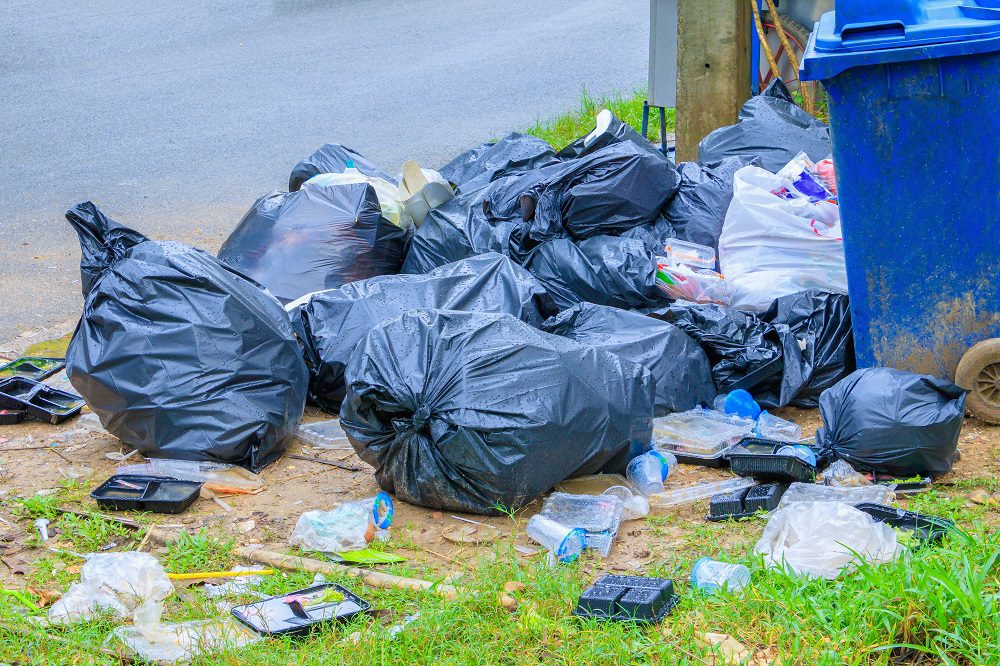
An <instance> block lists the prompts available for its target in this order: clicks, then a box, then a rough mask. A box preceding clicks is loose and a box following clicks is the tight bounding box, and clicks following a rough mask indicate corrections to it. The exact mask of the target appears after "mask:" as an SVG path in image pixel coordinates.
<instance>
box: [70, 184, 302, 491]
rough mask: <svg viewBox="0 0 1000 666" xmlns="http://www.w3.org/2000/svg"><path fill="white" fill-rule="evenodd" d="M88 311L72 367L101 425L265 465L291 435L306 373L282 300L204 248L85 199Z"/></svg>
mask: <svg viewBox="0 0 1000 666" xmlns="http://www.w3.org/2000/svg"><path fill="white" fill-rule="evenodd" d="M66 219H68V220H69V222H70V224H71V225H73V228H74V229H76V232H77V234H79V236H80V247H81V251H82V255H83V259H82V260H81V262H80V272H81V278H82V283H83V294H84V304H83V316H82V317H81V318H80V323H79V324H77V327H76V331H75V332H74V333H73V339H72V340H71V341H70V344H69V349H67V350H66V370H67V373H68V374H69V380H70V382H71V383H72V384H73V387H74V388H75V389H76V390H77V391H79V392H80V395H82V396H83V397H84V398H85V399H86V401H87V404H88V405H89V406H90V408H91V409H92V410H93V411H94V413H96V414H97V416H98V417H99V418H100V419H101V424H102V425H103V426H104V428H105V429H106V430H107V431H108V432H110V433H111V434H112V435H114V436H115V437H118V438H119V439H121V440H122V441H124V442H125V443H127V444H129V445H131V446H134V447H135V448H137V449H139V451H140V452H142V454H143V455H145V456H149V457H166V458H178V459H184V460H205V461H214V462H223V463H231V464H234V465H241V466H243V467H246V468H248V469H250V470H253V471H255V472H256V471H260V469H262V468H263V467H264V466H265V465H267V464H269V463H271V462H273V461H274V460H276V459H277V458H278V457H279V456H280V455H281V452H282V451H283V450H284V448H285V444H286V442H287V440H288V439H289V438H291V437H292V436H293V434H294V433H295V429H296V428H297V427H298V423H299V419H300V418H301V417H302V411H303V409H304V407H305V399H306V387H307V383H308V373H307V372H306V367H305V364H304V363H303V362H302V356H301V354H300V352H299V346H298V343H297V342H296V340H295V335H294V333H293V331H292V327H291V325H290V323H289V321H288V316H287V315H286V314H285V311H284V309H283V308H282V307H281V305H280V304H279V303H278V302H277V301H276V300H275V299H274V298H273V297H272V296H270V295H269V294H268V293H267V292H265V291H263V290H262V289H261V288H260V287H259V286H258V285H256V284H254V283H253V282H252V281H251V280H250V279H249V278H246V277H245V276H243V275H241V274H240V273H238V272H237V271H234V270H233V269H231V268H230V267H229V266H226V265H225V264H223V263H222V262H220V261H218V260H217V259H215V257H213V256H211V255H210V254H208V253H206V252H202V251H201V250H196V249H194V248H192V247H188V246H187V245H182V244H180V243H174V242H156V241H151V240H148V239H146V237H145V236H143V235H142V234H140V233H138V232H136V231H133V230H131V229H128V228H126V227H123V226H121V225H119V224H118V223H116V222H114V221H112V220H110V219H108V218H107V217H105V216H104V214H103V213H101V211H100V210H98V208H97V207H96V206H95V205H94V204H92V203H90V202H87V203H82V204H79V205H78V206H76V207H75V208H73V209H71V210H70V211H69V212H68V213H66Z"/></svg>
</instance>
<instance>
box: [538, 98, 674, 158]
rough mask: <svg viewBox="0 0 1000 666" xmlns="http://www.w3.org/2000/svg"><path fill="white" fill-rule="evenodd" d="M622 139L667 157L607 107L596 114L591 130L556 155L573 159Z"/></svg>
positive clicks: (661, 156)
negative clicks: (595, 120)
mask: <svg viewBox="0 0 1000 666" xmlns="http://www.w3.org/2000/svg"><path fill="white" fill-rule="evenodd" d="M622 141H628V142H630V143H633V144H635V145H636V146H638V147H639V148H641V149H643V150H645V151H646V152H650V153H655V154H656V155H658V156H659V157H660V158H661V159H667V157H666V155H664V154H663V153H661V152H660V151H659V150H657V148H656V146H654V145H653V144H652V143H651V142H650V141H649V139H647V138H646V137H644V136H643V135H641V134H639V133H638V132H636V131H635V130H634V129H632V127H631V126H630V125H629V124H628V123H626V122H623V121H622V120H621V119H620V118H618V116H616V115H615V114H613V113H611V111H610V110H608V109H604V110H603V111H601V112H600V113H599V114H597V122H596V123H595V127H594V131H593V132H591V133H589V134H586V135H584V136H581V137H580V138H579V139H577V140H575V141H574V142H573V143H571V144H569V145H568V146H566V147H565V148H563V149H562V150H560V151H559V153H558V154H557V155H556V157H558V158H559V159H562V160H568V159H575V158H577V157H583V156H584V155H589V154H590V153H593V152H595V151H598V150H600V149H601V148H605V147H607V146H611V145H613V144H616V143H620V142H622Z"/></svg>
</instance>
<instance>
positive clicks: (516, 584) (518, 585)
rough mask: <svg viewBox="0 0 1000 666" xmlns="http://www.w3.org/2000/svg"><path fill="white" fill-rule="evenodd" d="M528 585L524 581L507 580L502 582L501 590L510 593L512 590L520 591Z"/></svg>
mask: <svg viewBox="0 0 1000 666" xmlns="http://www.w3.org/2000/svg"><path fill="white" fill-rule="evenodd" d="M526 587H528V586H527V585H525V584H524V583H522V582H521V581H518V580H509V581H507V582H506V583H504V584H503V591H504V592H506V593H507V594H512V593H514V592H520V591H521V590H523V589H524V588H526Z"/></svg>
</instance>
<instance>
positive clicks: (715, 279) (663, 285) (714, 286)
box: [656, 257, 733, 305]
mask: <svg viewBox="0 0 1000 666" xmlns="http://www.w3.org/2000/svg"><path fill="white" fill-rule="evenodd" d="M656 286H657V288H659V290H660V291H662V292H663V293H664V294H666V295H667V296H669V297H670V298H674V299H678V300H682V301H690V302H691V303H718V304H719V305H729V303H730V301H731V300H732V298H733V292H732V289H730V287H729V284H728V283H727V282H726V278H725V277H723V276H722V275H720V274H719V273H716V272H715V271H713V270H708V269H703V268H694V267H691V266H687V265H685V264H674V263H671V261H670V260H668V259H666V258H664V257H657V258H656Z"/></svg>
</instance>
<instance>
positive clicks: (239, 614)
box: [232, 583, 371, 636]
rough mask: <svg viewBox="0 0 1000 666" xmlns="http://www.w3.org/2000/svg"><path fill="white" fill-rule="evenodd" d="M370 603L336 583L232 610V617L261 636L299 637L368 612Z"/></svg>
mask: <svg viewBox="0 0 1000 666" xmlns="http://www.w3.org/2000/svg"><path fill="white" fill-rule="evenodd" d="M370 610H371V604H369V603H368V602H367V601H365V600H364V599H362V598H361V597H359V596H357V595H356V594H354V593H353V592H351V591H350V590H348V589H347V588H346V587H343V586H341V585H337V584H335V583H325V584H322V585H315V586H313V587H309V588H306V589H304V590H295V591H293V592H289V593H287V594H283V595H279V596H275V597H271V598H269V599H264V600H262V601H257V602H254V603H252V604H246V605H243V606H236V607H235V608H233V610H232V613H233V617H235V618H236V619H237V620H239V621H240V622H242V623H243V624H245V625H246V626H248V627H250V628H251V629H253V630H254V631H256V632H257V633H259V634H265V635H268V636H282V635H293V636H294V635H299V634H305V633H308V632H309V631H312V630H313V629H315V628H317V627H319V626H322V625H325V624H329V623H331V622H346V621H348V620H350V619H351V618H352V617H354V616H356V615H358V614H360V613H367V612H368V611H370Z"/></svg>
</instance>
